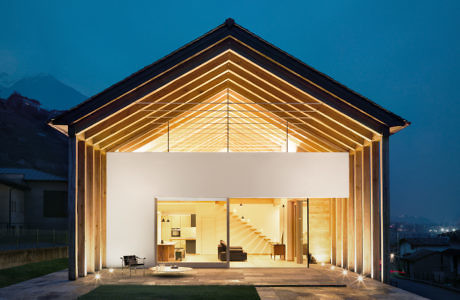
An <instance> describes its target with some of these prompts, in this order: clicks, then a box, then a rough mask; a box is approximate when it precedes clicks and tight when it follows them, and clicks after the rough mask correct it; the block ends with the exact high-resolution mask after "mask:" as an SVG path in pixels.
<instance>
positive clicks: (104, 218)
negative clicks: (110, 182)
mask: <svg viewBox="0 0 460 300" xmlns="http://www.w3.org/2000/svg"><path fill="white" fill-rule="evenodd" d="M101 194H102V195H101V256H102V267H104V268H105V267H107V155H106V154H105V152H102V153H101Z"/></svg>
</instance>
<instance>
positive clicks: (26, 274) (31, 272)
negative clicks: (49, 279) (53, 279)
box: [0, 258, 69, 288]
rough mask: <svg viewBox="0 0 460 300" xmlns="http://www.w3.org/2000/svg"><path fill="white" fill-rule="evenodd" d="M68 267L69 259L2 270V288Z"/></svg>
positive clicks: (0, 283)
mask: <svg viewBox="0 0 460 300" xmlns="http://www.w3.org/2000/svg"><path fill="white" fill-rule="evenodd" d="M68 265H69V260H68V259H67V258H59V259H53V260H47V261H41V262H37V263H31V264H26V265H22V266H17V267H12V268H8V269H2V270H0V288H2V287H5V286H8V285H11V284H15V283H18V282H21V281H25V280H29V279H32V278H35V277H40V276H43V275H46V274H49V273H53V272H56V271H60V270H64V269H65V268H67V267H68Z"/></svg>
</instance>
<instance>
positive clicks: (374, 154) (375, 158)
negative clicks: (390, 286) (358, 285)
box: [371, 141, 382, 280]
mask: <svg viewBox="0 0 460 300" xmlns="http://www.w3.org/2000/svg"><path fill="white" fill-rule="evenodd" d="M379 151H380V143H379V141H373V142H372V144H371V183H372V184H371V197H372V200H371V204H372V208H371V211H372V226H371V227H372V278H374V279H376V280H381V271H380V253H381V247H382V245H381V243H380V241H381V240H380V230H381V228H380V197H379V179H380V178H379V167H380V164H379V160H380V153H379Z"/></svg>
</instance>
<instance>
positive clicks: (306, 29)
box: [0, 0, 460, 222]
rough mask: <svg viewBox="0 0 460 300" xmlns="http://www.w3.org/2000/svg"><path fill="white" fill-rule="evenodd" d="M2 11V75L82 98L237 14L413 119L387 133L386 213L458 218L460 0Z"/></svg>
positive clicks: (5, 7) (49, 4)
mask: <svg viewBox="0 0 460 300" xmlns="http://www.w3.org/2000/svg"><path fill="white" fill-rule="evenodd" d="M317 2H321V3H317ZM0 16H1V17H0V26H1V31H0V32H1V33H0V73H1V72H6V73H8V74H9V75H11V76H12V77H13V78H21V77H23V76H28V75H35V74H38V73H46V74H51V75H53V76H55V77H56V78H58V79H59V80H61V81H63V82H65V83H66V84H68V85H70V86H72V87H74V88H75V89H77V90H79V91H80V92H82V93H83V94H85V95H87V96H91V95H93V94H95V93H97V92H99V91H101V90H103V89H105V88H107V87H109V86H110V85H111V84H113V83H116V82H118V81H120V80H121V79H123V78H125V77H127V76H128V75H130V74H131V73H133V72H135V71H137V70H138V69H140V68H142V67H144V66H146V65H148V64H151V63H152V62H154V61H156V60H157V59H159V58H161V57H163V56H165V55H167V54H169V53H170V52H171V51H173V50H175V49H177V48H179V47H181V46H183V45H184V44H186V43H188V42H190V41H191V40H193V39H195V38H197V37H199V36H200V35H202V34H204V33H206V32H207V31H209V30H211V29H213V28H214V27H216V26H218V25H219V24H221V23H223V22H224V20H225V19H226V18H228V17H231V18H234V19H235V21H236V23H238V24H240V25H241V26H243V27H245V28H247V29H249V30H250V31H252V32H254V33H255V34H257V35H259V36H261V37H262V38H263V39H265V40H267V41H269V42H270V43H272V44H274V45H276V46H277V47H279V48H281V49H283V50H284V51H286V52H288V53H290V54H292V55H293V56H295V57H297V58H299V59H300V60H302V61H304V62H305V63H307V64H309V65H310V66H312V67H314V68H316V69H317V70H319V71H321V72H323V73H325V74H327V75H329V76H331V77H332V78H334V79H336V80H337V81H339V82H341V83H343V84H344V85H346V86H348V87H349V88H351V89H353V90H355V91H357V92H358V93H360V94H362V95H364V96H366V97H368V98H369V99H371V100H373V101H375V102H377V103H378V104H380V105H382V106H383V107H385V108H387V109H389V110H391V111H393V112H395V113H396V114H398V115H400V116H402V117H404V118H405V119H407V120H409V121H411V122H412V125H411V126H409V127H408V128H407V129H404V130H403V131H401V132H399V133H397V134H395V135H394V136H392V137H391V139H390V143H391V146H390V147H391V148H390V149H391V154H390V156H391V167H390V168H391V183H390V184H391V212H392V215H399V214H408V215H415V216H423V217H426V218H429V219H431V220H433V221H439V222H440V221H453V220H456V221H460V197H459V195H460V175H459V173H460V159H459V154H460V138H459V133H458V131H459V130H460V121H459V119H460V118H459V117H458V112H459V110H460V101H459V96H458V91H457V88H458V87H459V86H460V1H458V0H457V1H380V2H378V1H315V2H313V1H312V2H308V1H299V2H291V1H273V2H269V1H261V2H256V1H241V2H240V1H207V2H205V1H187V2H183V3H182V2H180V1H94V0H93V1H17V0H15V1H6V0H0Z"/></svg>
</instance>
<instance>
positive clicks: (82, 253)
mask: <svg viewBox="0 0 460 300" xmlns="http://www.w3.org/2000/svg"><path fill="white" fill-rule="evenodd" d="M85 182H86V145H85V141H80V140H79V141H77V219H78V228H77V234H78V236H77V237H78V247H77V248H78V252H77V260H78V276H79V277H84V276H86V273H87V269H86V250H85V248H86V230H85V226H86V201H85V197H86V194H85Z"/></svg>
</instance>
